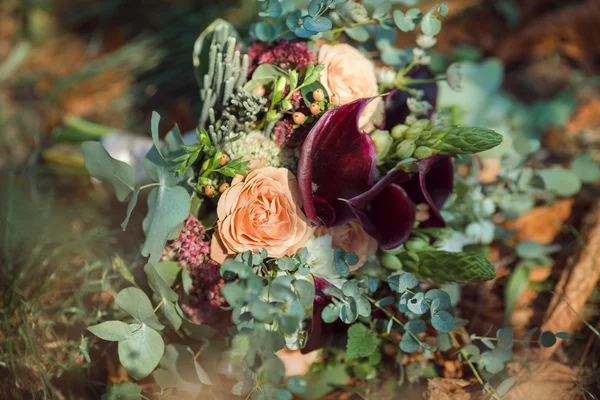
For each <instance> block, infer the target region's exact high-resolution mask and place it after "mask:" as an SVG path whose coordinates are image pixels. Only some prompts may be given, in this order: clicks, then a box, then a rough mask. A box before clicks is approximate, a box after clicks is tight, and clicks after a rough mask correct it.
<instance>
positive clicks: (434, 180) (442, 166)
mask: <svg viewBox="0 0 600 400" xmlns="http://www.w3.org/2000/svg"><path fill="white" fill-rule="evenodd" d="M418 169H419V179H418V180H417V179H412V180H410V181H408V182H406V183H403V184H402V188H404V190H405V191H406V193H407V194H408V196H409V197H410V199H411V200H412V201H413V202H414V203H415V204H419V203H427V204H428V205H429V207H430V212H431V213H432V214H433V215H432V216H431V218H429V219H428V220H427V221H425V222H422V223H421V226H422V227H425V228H427V227H435V228H441V227H444V226H446V223H445V222H444V219H443V218H442V215H441V214H440V210H439V209H440V208H441V207H442V206H443V205H444V202H445V201H446V200H447V199H448V196H450V193H452V186H453V185H454V162H453V161H452V157H449V156H438V155H435V156H431V157H429V158H426V159H424V160H421V161H419V163H418Z"/></svg>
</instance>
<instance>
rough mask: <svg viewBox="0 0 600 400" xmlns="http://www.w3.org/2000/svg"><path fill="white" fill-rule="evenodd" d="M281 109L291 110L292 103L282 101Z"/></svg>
mask: <svg viewBox="0 0 600 400" xmlns="http://www.w3.org/2000/svg"><path fill="white" fill-rule="evenodd" d="M281 108H283V109H284V110H285V111H288V110H291V109H292V102H291V101H289V100H284V101H282V102H281Z"/></svg>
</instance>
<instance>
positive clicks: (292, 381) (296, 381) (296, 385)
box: [286, 376, 308, 394]
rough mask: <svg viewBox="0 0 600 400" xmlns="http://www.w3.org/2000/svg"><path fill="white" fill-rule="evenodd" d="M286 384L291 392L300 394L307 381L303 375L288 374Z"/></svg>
mask: <svg viewBox="0 0 600 400" xmlns="http://www.w3.org/2000/svg"><path fill="white" fill-rule="evenodd" d="M286 386H287V388H288V390H289V391H290V392H292V393H293V394H302V393H304V392H305V391H306V388H307V387H308V382H306V379H304V377H303V376H290V377H289V378H288V379H287V382H286Z"/></svg>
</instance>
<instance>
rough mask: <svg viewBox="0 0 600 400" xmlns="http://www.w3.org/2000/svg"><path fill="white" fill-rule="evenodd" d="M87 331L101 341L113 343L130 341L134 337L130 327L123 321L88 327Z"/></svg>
mask: <svg viewBox="0 0 600 400" xmlns="http://www.w3.org/2000/svg"><path fill="white" fill-rule="evenodd" d="M87 329H88V331H90V332H92V333H93V334H94V335H96V336H98V337H99V338H100V339H104V340H110V341H113V342H117V341H119V340H125V339H129V338H130V337H131V336H132V332H131V328H130V327H129V325H128V324H126V323H125V322H121V321H106V322H102V323H101V324H98V325H92V326H88V328H87Z"/></svg>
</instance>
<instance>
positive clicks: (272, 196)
mask: <svg viewBox="0 0 600 400" xmlns="http://www.w3.org/2000/svg"><path fill="white" fill-rule="evenodd" d="M301 208H302V201H301V200H300V193H299V190H298V184H297V182H296V177H295V176H294V175H293V174H292V173H291V172H290V171H289V170H288V169H286V168H273V167H263V168H257V169H254V170H252V171H251V172H250V173H249V174H248V175H247V176H245V177H244V176H237V177H236V178H235V179H234V180H233V182H232V183H231V187H230V188H229V189H227V190H226V191H225V192H223V194H222V195H221V198H220V199H219V203H218V205H217V217H218V222H217V226H218V231H217V232H216V233H215V234H214V235H213V240H212V243H211V258H212V259H213V260H215V261H217V262H219V263H222V262H223V261H225V258H227V256H228V255H235V254H237V253H242V252H244V251H248V250H252V251H253V252H257V251H258V250H259V249H260V248H263V249H265V250H266V251H267V253H268V254H269V256H270V257H276V258H278V257H283V256H286V255H293V254H294V253H296V252H297V251H298V250H299V249H300V248H301V247H302V246H303V245H304V243H305V242H306V241H307V240H308V238H309V237H310V236H311V235H312V234H313V231H314V229H313V228H312V226H311V225H310V222H309V221H308V219H307V218H306V216H305V215H304V212H303V211H302V209H301Z"/></svg>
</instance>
